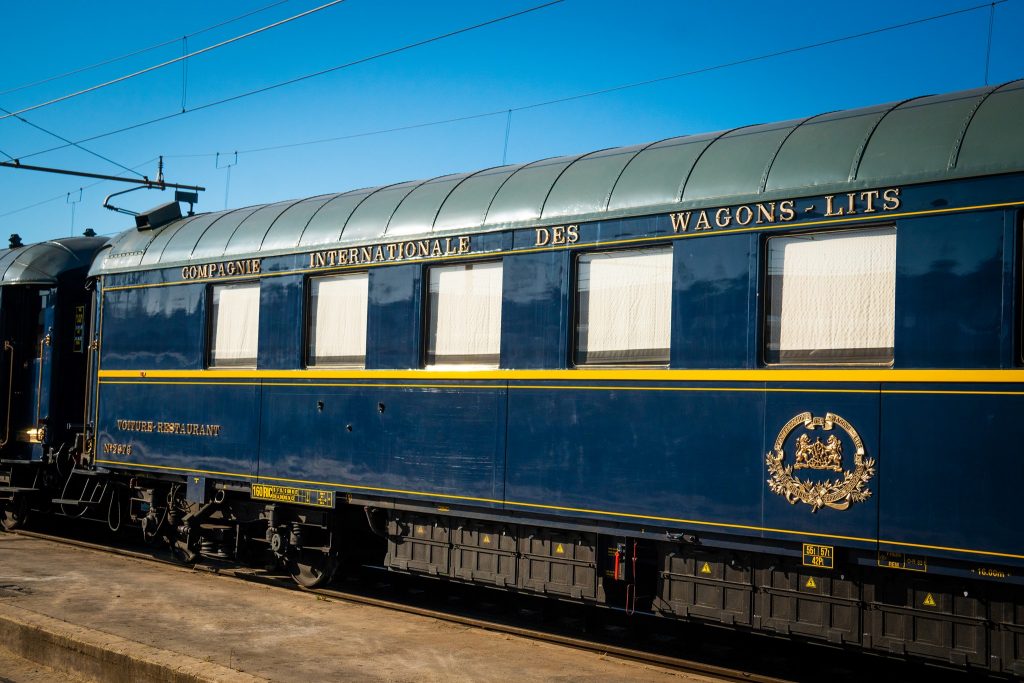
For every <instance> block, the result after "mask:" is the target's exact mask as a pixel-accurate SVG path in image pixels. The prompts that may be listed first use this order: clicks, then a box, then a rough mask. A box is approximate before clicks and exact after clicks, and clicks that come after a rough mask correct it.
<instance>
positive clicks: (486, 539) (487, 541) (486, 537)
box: [482, 534, 491, 544]
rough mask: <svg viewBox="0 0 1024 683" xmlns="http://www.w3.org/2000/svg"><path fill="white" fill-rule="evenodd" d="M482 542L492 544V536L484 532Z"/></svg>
mask: <svg viewBox="0 0 1024 683" xmlns="http://www.w3.org/2000/svg"><path fill="white" fill-rule="evenodd" d="M482 542H483V543H487V544H490V542H491V537H490V536H488V535H487V534H484V537H483V540H482Z"/></svg>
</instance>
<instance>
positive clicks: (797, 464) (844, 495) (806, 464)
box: [766, 413, 875, 512]
mask: <svg viewBox="0 0 1024 683" xmlns="http://www.w3.org/2000/svg"><path fill="white" fill-rule="evenodd" d="M800 425H803V427H804V429H806V430H807V431H808V432H810V431H814V430H817V429H819V428H820V429H821V431H822V432H831V431H832V427H833V426H834V425H838V426H839V427H840V428H842V430H843V431H844V432H846V434H847V435H848V436H849V437H850V439H851V440H852V441H853V445H854V446H855V448H856V451H855V452H854V454H853V471H849V470H845V469H843V443H842V441H841V440H840V439H839V437H838V436H836V435H835V434H829V435H828V436H827V437H826V438H825V441H824V442H823V441H822V440H821V436H818V437H817V438H815V440H814V442H813V443H812V442H811V436H810V435H809V434H807V433H806V432H805V433H804V434H801V435H800V436H799V437H797V440H796V453H795V456H794V462H793V464H792V465H786V464H785V462H784V461H785V457H786V454H785V451H784V450H783V446H784V444H785V442H786V437H788V436H789V434H790V432H792V431H793V430H794V429H796V428H797V427H798V426H800ZM822 436H824V434H822ZM766 463H767V464H768V473H769V474H771V478H770V479H769V480H768V488H770V489H771V490H772V492H773V493H777V494H779V495H780V496H782V497H783V498H785V499H786V500H788V501H789V502H790V504H793V505H795V504H796V503H797V501H799V502H801V503H807V504H808V505H810V506H811V512H817V511H818V510H820V509H821V508H823V507H830V508H833V509H834V510H845V509H847V508H848V507H850V504H851V503H859V502H861V501H863V500H867V499H868V498H870V497H871V490H870V489H868V488H865V485H866V484H867V483H868V481H869V480H870V479H871V477H872V476H874V474H875V461H874V460H872V459H871V458H866V457H864V442H863V441H861V438H860V436H859V435H858V434H857V430H855V429H854V428H853V425H851V424H850V423H849V422H847V421H846V420H844V419H843V418H841V417H840V416H838V415H836V414H835V413H825V417H823V418H822V417H814V416H813V415H811V413H800V414H799V415H797V416H796V417H794V418H793V419H792V420H790V421H789V422H787V423H786V425H785V426H784V427H783V428H782V431H780V432H779V436H778V438H776V439H775V448H774V450H773V451H771V452H769V453H768V456H767V459H766ZM801 469H811V470H828V471H832V472H842V473H843V475H842V476H841V477H837V478H836V479H833V480H831V481H807V480H804V479H800V478H799V477H795V476H793V472H794V471H795V470H801Z"/></svg>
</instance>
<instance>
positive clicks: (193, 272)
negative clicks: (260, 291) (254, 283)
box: [181, 258, 263, 280]
mask: <svg viewBox="0 0 1024 683" xmlns="http://www.w3.org/2000/svg"><path fill="white" fill-rule="evenodd" d="M262 266H263V259H259V258H249V259H241V260H239V261H223V262H220V263H200V264H196V265H193V266H182V268H181V279H182V280H207V279H211V278H222V277H238V276H242V275H259V274H260V272H261V270H262Z"/></svg>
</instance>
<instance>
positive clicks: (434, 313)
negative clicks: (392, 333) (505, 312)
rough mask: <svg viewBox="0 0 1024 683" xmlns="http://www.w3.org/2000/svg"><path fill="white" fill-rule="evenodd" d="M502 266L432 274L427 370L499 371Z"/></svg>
mask: <svg viewBox="0 0 1024 683" xmlns="http://www.w3.org/2000/svg"><path fill="white" fill-rule="evenodd" d="M501 275H502V265H501V261H487V262H484V263H467V264H460V265H457V266H436V267H433V268H431V269H430V270H429V278H430V290H429V292H430V300H429V302H428V304H427V305H428V308H429V311H428V328H427V353H426V362H427V365H487V366H494V367H496V366H497V365H498V356H499V352H500V349H501Z"/></svg>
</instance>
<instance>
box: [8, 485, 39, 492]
mask: <svg viewBox="0 0 1024 683" xmlns="http://www.w3.org/2000/svg"><path fill="white" fill-rule="evenodd" d="M38 490H39V489H37V488H33V487H31V486H0V493H22V492H24V491H38Z"/></svg>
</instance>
